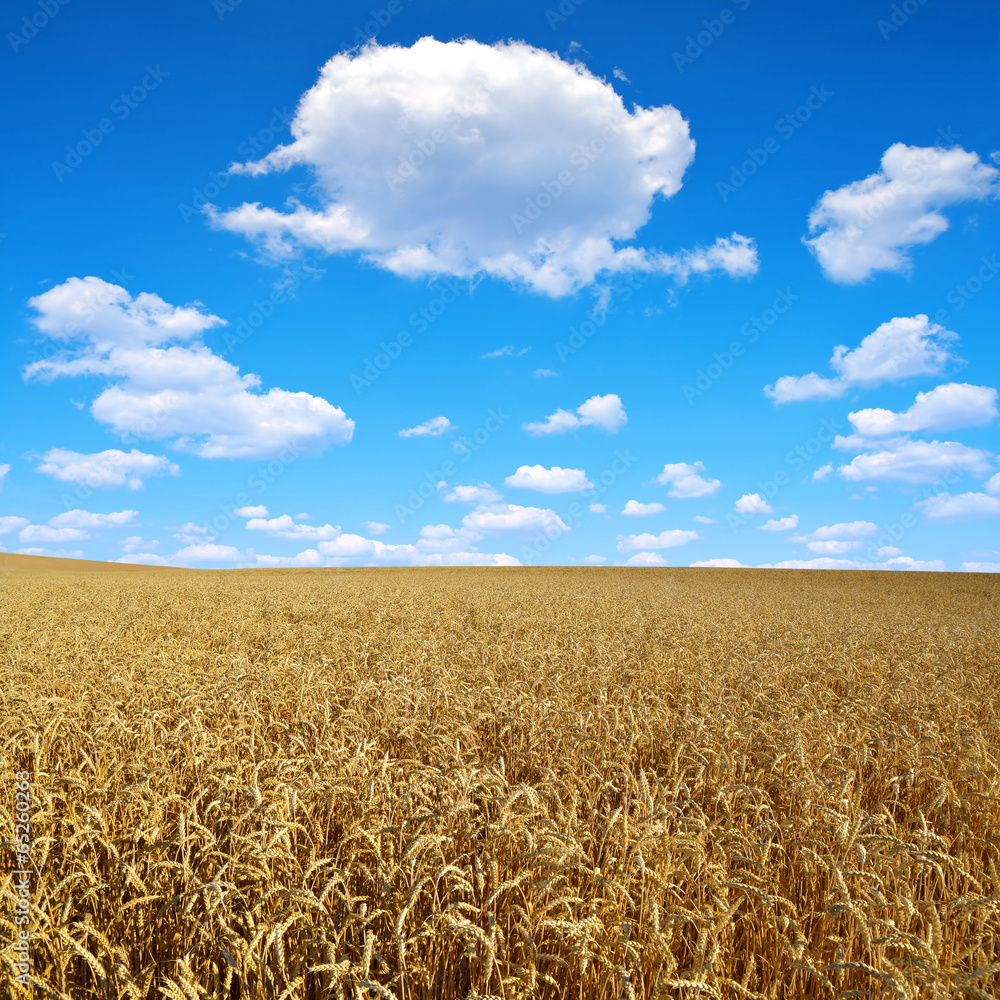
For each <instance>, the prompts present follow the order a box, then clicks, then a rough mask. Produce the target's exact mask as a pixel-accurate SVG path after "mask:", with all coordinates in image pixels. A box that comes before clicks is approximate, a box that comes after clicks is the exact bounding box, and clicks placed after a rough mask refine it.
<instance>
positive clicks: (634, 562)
mask: <svg viewBox="0 0 1000 1000" xmlns="http://www.w3.org/2000/svg"><path fill="white" fill-rule="evenodd" d="M625 565H626V566H669V565H670V563H668V562H667V560H666V559H664V558H663V556H661V555H660V554H659V553H658V552H636V554H635V555H634V556H631V557H630V558H628V559H626V560H625Z"/></svg>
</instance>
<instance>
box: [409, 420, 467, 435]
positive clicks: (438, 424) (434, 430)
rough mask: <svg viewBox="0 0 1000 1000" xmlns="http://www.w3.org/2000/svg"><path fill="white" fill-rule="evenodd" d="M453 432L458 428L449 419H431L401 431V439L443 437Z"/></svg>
mask: <svg viewBox="0 0 1000 1000" xmlns="http://www.w3.org/2000/svg"><path fill="white" fill-rule="evenodd" d="M453 430H456V426H455V424H453V423H452V422H451V421H450V420H449V419H448V418H447V417H431V419H430V420H425V421H424V422H423V423H422V424H417V426H416V427H409V428H407V429H406V430H402V431H400V432H399V436H400V437H401V438H409V437H441V435H442V434H446V433H447V432H449V431H453Z"/></svg>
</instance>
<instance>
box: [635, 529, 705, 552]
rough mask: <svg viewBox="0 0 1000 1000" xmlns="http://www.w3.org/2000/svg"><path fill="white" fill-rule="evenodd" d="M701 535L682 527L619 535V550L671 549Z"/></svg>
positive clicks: (692, 540)
mask: <svg viewBox="0 0 1000 1000" xmlns="http://www.w3.org/2000/svg"><path fill="white" fill-rule="evenodd" d="M700 537H701V536H700V535H699V534H698V532H697V531H685V530H683V529H681V528H672V529H667V530H666V531H661V532H660V533H659V534H658V535H651V534H649V533H646V534H642V535H619V536H618V551H619V552H636V551H638V550H639V549H671V548H674V547H675V546H677V545H687V544H688V542H694V541H696V540H697V539H698V538H700Z"/></svg>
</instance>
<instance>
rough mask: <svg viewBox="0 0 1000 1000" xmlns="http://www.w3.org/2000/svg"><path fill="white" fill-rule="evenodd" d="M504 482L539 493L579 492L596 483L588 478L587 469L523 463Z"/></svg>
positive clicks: (590, 487)
mask: <svg viewBox="0 0 1000 1000" xmlns="http://www.w3.org/2000/svg"><path fill="white" fill-rule="evenodd" d="M504 482H505V483H506V484H507V485H508V486H514V487H519V488H520V489H525V490H537V491H538V492H539V493H579V492H580V491H581V490H589V489H592V488H593V485H594V484H593V483H592V482H590V480H589V479H587V473H586V471H585V470H583V469H563V468H560V467H559V466H558V465H553V466H552V468H551V469H546V468H543V467H542V466H541V465H522V466H520V467H519V468H518V470H517V472H515V473H514V474H513V475H512V476H508V477H507V478H506V479H505V480H504Z"/></svg>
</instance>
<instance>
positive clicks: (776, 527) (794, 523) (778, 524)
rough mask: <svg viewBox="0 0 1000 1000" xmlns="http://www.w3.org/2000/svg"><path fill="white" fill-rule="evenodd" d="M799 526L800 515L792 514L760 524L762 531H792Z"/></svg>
mask: <svg viewBox="0 0 1000 1000" xmlns="http://www.w3.org/2000/svg"><path fill="white" fill-rule="evenodd" d="M798 526H799V515H798V514H791V515H789V516H788V517H782V518H778V519H776V520H773V521H766V522H765V523H764V524H762V525H761V526H760V530H761V531H791V530H792V528H797V527H798Z"/></svg>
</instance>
